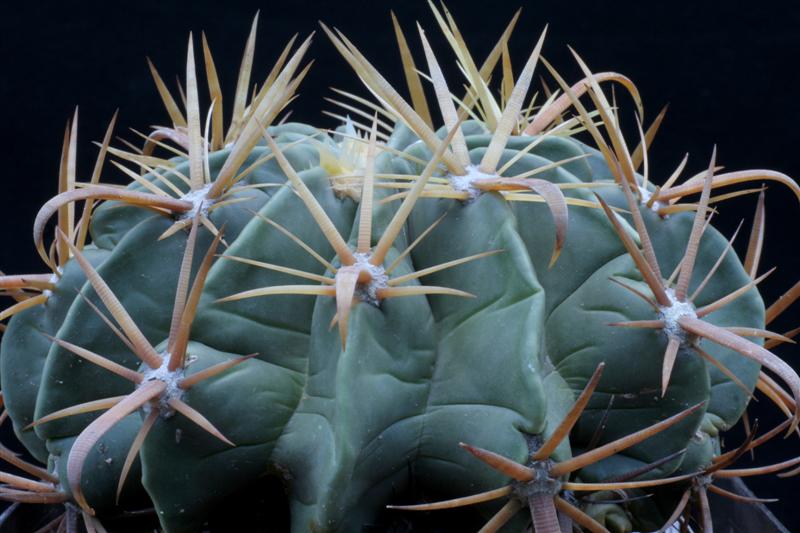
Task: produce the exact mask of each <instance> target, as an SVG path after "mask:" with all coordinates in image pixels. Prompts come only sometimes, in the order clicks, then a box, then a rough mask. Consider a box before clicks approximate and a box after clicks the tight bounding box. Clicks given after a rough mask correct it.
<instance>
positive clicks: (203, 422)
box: [167, 398, 236, 446]
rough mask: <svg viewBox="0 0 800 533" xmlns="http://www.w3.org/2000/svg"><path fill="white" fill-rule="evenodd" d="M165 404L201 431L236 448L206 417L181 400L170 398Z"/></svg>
mask: <svg viewBox="0 0 800 533" xmlns="http://www.w3.org/2000/svg"><path fill="white" fill-rule="evenodd" d="M167 404H168V405H169V406H170V407H172V408H173V409H175V410H176V411H178V412H179V413H180V414H182V415H183V416H185V417H186V418H188V419H189V420H191V421H192V422H194V423H195V424H196V425H197V426H199V427H200V428H201V429H202V430H203V431H205V432H206V433H208V434H209V435H211V436H212V437H215V438H217V439H219V440H221V441H222V442H224V443H225V444H227V445H228V446H236V445H235V444H234V443H233V442H231V441H230V440H228V438H227V437H226V436H225V435H223V434H222V433H221V432H220V431H219V430H218V429H217V428H216V427H214V424H212V423H211V422H210V421H209V420H208V419H207V418H206V417H204V416H203V415H201V414H200V412H198V411H197V410H196V409H195V408H193V407H191V406H190V405H189V404H187V403H186V402H184V401H183V400H179V399H178V398H170V399H169V400H168V401H167Z"/></svg>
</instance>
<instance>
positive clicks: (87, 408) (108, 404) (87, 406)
mask: <svg viewBox="0 0 800 533" xmlns="http://www.w3.org/2000/svg"><path fill="white" fill-rule="evenodd" d="M125 398H126V396H113V397H111V398H103V399H101V400H92V401H90V402H84V403H81V404H78V405H72V406H70V407H65V408H64V409H59V410H58V411H53V412H52V413H50V414H47V415H45V416H43V417H41V418H39V419H37V420H34V421H33V422H31V423H30V424H28V425H27V426H25V430H26V431H27V430H28V429H31V428H34V427H36V426H40V425H42V424H46V423H47V422H52V421H53V420H60V419H62V418H67V417H69V416H75V415H82V414H84V413H93V412H95V411H105V410H106V409H111V408H112V407H114V406H115V405H117V404H118V403H119V402H121V401H122V400H124V399H125Z"/></svg>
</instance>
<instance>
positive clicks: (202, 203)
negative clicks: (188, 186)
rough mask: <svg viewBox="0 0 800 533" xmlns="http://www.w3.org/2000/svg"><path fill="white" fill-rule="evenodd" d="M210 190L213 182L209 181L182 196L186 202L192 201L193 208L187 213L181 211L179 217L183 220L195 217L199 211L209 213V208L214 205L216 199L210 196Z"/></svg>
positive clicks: (203, 213)
mask: <svg viewBox="0 0 800 533" xmlns="http://www.w3.org/2000/svg"><path fill="white" fill-rule="evenodd" d="M210 190H211V184H210V183H207V184H206V185H205V186H203V187H201V188H199V189H197V190H194V191H189V192H188V193H186V194H184V195H183V196H181V200H183V201H184V202H191V204H192V208H191V209H189V210H188V211H186V212H185V213H181V216H180V217H178V218H179V219H181V220H182V219H185V218H194V217H195V216H197V214H198V213H200V214H202V215H207V214H208V208H209V207H211V206H212V205H214V200H211V199H209V198H208V191H210Z"/></svg>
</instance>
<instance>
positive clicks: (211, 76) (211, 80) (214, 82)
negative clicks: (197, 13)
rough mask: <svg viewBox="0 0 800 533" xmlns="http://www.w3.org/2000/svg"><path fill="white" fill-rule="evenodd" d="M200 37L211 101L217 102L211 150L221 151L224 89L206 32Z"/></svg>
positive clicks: (212, 128) (223, 133)
mask: <svg viewBox="0 0 800 533" xmlns="http://www.w3.org/2000/svg"><path fill="white" fill-rule="evenodd" d="M200 37H201V41H202V44H203V60H204V63H205V68H206V79H207V80H208V92H209V96H210V97H211V100H212V101H213V102H216V105H214V113H213V117H212V122H211V123H212V127H211V149H212V150H219V149H220V148H222V146H223V144H224V143H225V139H224V135H225V132H224V128H225V126H224V124H223V113H222V110H223V108H222V87H221V86H220V83H219V76H218V75H217V67H216V66H215V65H214V57H213V56H212V54H211V48H210V47H209V46H208V40H207V39H206V34H205V32H203V33H201V35H200ZM206 141H208V139H206Z"/></svg>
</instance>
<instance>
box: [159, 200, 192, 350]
mask: <svg viewBox="0 0 800 533" xmlns="http://www.w3.org/2000/svg"><path fill="white" fill-rule="evenodd" d="M198 219H199V215H196V216H194V217H192V229H191V230H189V236H188V237H187V238H186V248H185V249H184V252H183V258H182V259H181V266H180V269H179V271H178V283H177V285H176V287H175V302H174V303H173V306H172V320H170V325H169V335H167V338H168V339H169V341H168V343H167V353H172V351H173V348H174V346H173V344H174V343H175V338H176V336H177V332H178V329H179V327H180V324H181V316H182V315H183V310H184V307H185V305H186V296H187V295H188V292H189V278H190V277H191V275H192V259H193V258H194V247H195V243H196V242H197V225H198Z"/></svg>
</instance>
